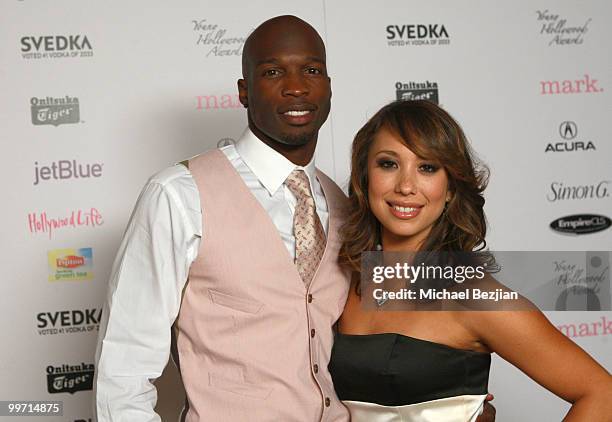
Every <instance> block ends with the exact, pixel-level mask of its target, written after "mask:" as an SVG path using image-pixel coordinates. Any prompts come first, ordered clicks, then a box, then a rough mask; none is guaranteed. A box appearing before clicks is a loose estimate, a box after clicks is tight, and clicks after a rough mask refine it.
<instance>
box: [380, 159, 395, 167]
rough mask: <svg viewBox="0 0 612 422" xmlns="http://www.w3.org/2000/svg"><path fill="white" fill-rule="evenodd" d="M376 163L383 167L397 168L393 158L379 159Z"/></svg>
mask: <svg viewBox="0 0 612 422" xmlns="http://www.w3.org/2000/svg"><path fill="white" fill-rule="evenodd" d="M376 164H377V165H378V167H380V168H383V169H394V168H397V163H396V162H395V161H393V160H388V159H380V160H378V161H377V162H376Z"/></svg>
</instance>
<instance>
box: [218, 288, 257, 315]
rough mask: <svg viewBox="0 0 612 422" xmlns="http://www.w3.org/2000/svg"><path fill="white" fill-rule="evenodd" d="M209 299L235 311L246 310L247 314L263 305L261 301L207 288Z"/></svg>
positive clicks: (253, 312)
mask: <svg viewBox="0 0 612 422" xmlns="http://www.w3.org/2000/svg"><path fill="white" fill-rule="evenodd" d="M208 294H209V295H210V300H212V301H213V303H216V304H217V305H221V306H225V307H227V308H231V309H234V310H237V311H241V312H246V313H249V314H256V313H258V312H259V311H260V310H261V308H262V307H263V303H259V302H257V301H255V300H249V299H244V298H241V297H236V296H230V295H228V294H226V293H221V292H218V291H216V290H211V289H208Z"/></svg>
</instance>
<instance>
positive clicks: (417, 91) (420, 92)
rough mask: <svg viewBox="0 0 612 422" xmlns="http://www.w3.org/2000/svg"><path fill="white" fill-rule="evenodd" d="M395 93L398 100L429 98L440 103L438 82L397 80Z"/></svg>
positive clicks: (428, 99)
mask: <svg viewBox="0 0 612 422" xmlns="http://www.w3.org/2000/svg"><path fill="white" fill-rule="evenodd" d="M395 93H396V98H397V99H398V100H427V101H431V102H432V103H435V104H439V99H438V83H437V82H429V81H425V82H408V83H403V82H396V83H395Z"/></svg>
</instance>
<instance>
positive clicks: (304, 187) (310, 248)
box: [285, 170, 325, 286]
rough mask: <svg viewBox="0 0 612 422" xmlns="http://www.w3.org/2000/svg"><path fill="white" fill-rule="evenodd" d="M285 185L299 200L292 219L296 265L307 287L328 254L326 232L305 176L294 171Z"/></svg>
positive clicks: (298, 171) (300, 172) (299, 171)
mask: <svg viewBox="0 0 612 422" xmlns="http://www.w3.org/2000/svg"><path fill="white" fill-rule="evenodd" d="M285 183H286V185H287V187H288V188H289V190H290V191H291V192H292V193H293V194H294V195H295V197H296V199H297V204H296V206H295V213H294V215H293V234H294V236H295V264H296V265H297V270H298V273H300V276H301V277H302V281H303V282H304V284H305V285H306V286H308V285H309V284H310V282H311V281H312V278H313V277H314V274H315V271H316V270H317V267H318V266H319V262H321V257H323V252H324V251H325V232H324V231H323V226H322V225H321V221H320V220H319V216H318V215H317V211H316V207H315V202H314V199H313V197H312V194H311V193H310V183H309V182H308V176H306V173H304V171H302V170H293V171H292V172H291V174H290V175H289V177H287V180H286V181H285Z"/></svg>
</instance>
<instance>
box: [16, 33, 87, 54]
mask: <svg viewBox="0 0 612 422" xmlns="http://www.w3.org/2000/svg"><path fill="white" fill-rule="evenodd" d="M92 56H93V48H92V46H91V43H90V42H89V39H88V38H87V35H82V34H81V35H37V36H35V35H27V36H24V37H21V57H23V58H24V59H65V58H71V59H74V58H78V57H92Z"/></svg>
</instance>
